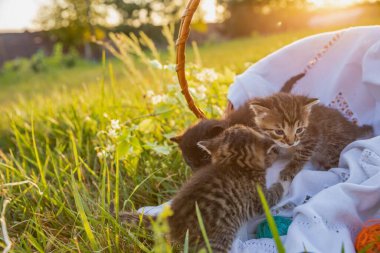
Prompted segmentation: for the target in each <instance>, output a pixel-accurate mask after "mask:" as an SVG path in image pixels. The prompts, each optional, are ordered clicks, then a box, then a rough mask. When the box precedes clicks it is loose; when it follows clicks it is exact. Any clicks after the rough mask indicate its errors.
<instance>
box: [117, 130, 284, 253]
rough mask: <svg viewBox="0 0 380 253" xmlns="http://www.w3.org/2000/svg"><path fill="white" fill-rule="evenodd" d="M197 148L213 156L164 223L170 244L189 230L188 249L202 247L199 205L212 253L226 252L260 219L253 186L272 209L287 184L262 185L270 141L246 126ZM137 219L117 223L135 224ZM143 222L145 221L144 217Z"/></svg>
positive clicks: (175, 201)
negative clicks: (251, 221) (239, 234)
mask: <svg viewBox="0 0 380 253" xmlns="http://www.w3.org/2000/svg"><path fill="white" fill-rule="evenodd" d="M198 146H199V147H200V148H202V149H204V150H205V151H206V152H207V153H209V154H210V155H211V158H212V159H211V160H212V164H211V165H209V166H208V168H207V169H202V170H199V171H197V172H196V173H195V174H194V175H193V176H192V177H191V178H190V180H189V181H188V182H187V183H186V184H185V185H184V186H183V187H182V188H181V190H180V191H179V192H178V193H177V195H176V196H175V197H174V199H173V202H172V204H171V208H172V210H173V213H174V214H173V216H170V217H169V219H168V222H169V226H170V239H171V240H173V241H175V242H179V243H183V242H184V239H185V235H186V231H189V243H190V246H191V247H197V248H198V249H200V248H203V247H205V246H206V245H205V242H204V241H203V237H202V233H201V230H200V228H199V223H198V219H197V215H196V211H195V210H196V209H195V205H196V203H197V205H198V207H199V210H200V212H201V215H202V219H203V222H204V226H205V229H206V233H207V237H208V239H209V242H210V245H211V248H212V250H213V252H228V251H229V250H230V248H231V245H232V242H233V240H234V238H235V236H236V233H237V231H238V230H239V228H240V227H241V226H242V224H243V223H244V222H246V221H247V220H249V219H251V218H253V217H254V216H256V215H259V214H263V209H262V205H261V202H260V200H259V197H258V194H257V191H256V185H260V186H261V187H262V189H263V192H264V194H265V196H266V199H267V201H268V204H269V205H270V206H273V205H275V204H276V203H277V202H278V201H279V200H280V198H281V197H282V195H283V194H284V190H285V192H286V191H287V189H288V187H289V184H288V183H287V182H282V183H275V184H273V185H272V186H271V187H270V188H269V189H268V190H267V189H266V186H265V174H266V165H265V157H266V154H267V152H270V150H271V147H272V146H273V142H271V141H269V140H268V139H267V138H262V137H261V136H260V135H259V134H257V133H256V132H255V131H254V130H252V129H251V128H249V127H245V126H241V125H237V126H234V127H231V128H228V129H227V130H225V131H223V132H222V133H221V134H220V135H219V136H217V137H216V138H213V139H210V140H205V141H200V142H199V143H198ZM136 217H137V216H136V215H133V214H131V213H127V214H122V215H121V218H122V219H123V218H124V219H125V218H126V219H128V220H129V221H131V220H132V221H133V220H134V221H138V219H137V218H136ZM145 219H146V218H145Z"/></svg>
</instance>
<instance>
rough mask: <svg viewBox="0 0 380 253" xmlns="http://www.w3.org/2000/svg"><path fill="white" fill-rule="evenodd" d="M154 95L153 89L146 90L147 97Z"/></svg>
mask: <svg viewBox="0 0 380 253" xmlns="http://www.w3.org/2000/svg"><path fill="white" fill-rule="evenodd" d="M153 96H154V91H152V90H147V91H146V97H147V98H151V97H153Z"/></svg>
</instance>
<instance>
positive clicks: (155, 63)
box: [149, 60, 163, 69]
mask: <svg viewBox="0 0 380 253" xmlns="http://www.w3.org/2000/svg"><path fill="white" fill-rule="evenodd" d="M149 63H150V65H151V66H152V67H153V68H155V69H162V68H163V67H162V64H161V62H159V61H158V60H151V61H150V62H149Z"/></svg>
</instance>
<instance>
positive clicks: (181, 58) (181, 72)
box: [176, 0, 206, 119]
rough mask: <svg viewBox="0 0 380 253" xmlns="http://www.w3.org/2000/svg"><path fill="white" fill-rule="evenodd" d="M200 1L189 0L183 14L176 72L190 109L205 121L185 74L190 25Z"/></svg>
mask: <svg viewBox="0 0 380 253" xmlns="http://www.w3.org/2000/svg"><path fill="white" fill-rule="evenodd" d="M199 3H200V0H189V2H188V3H187V6H186V9H185V11H184V12H183V14H182V17H181V23H180V26H179V32H178V38H177V41H176V71H177V77H178V81H179V84H180V86H181V92H182V94H183V95H184V97H185V99H186V102H187V105H188V107H189V109H190V110H191V111H192V112H193V113H194V115H195V116H196V117H197V118H199V119H205V118H206V115H205V114H204V112H203V111H202V110H201V109H200V108H199V107H198V106H197V105H196V104H195V102H194V99H193V97H192V96H191V93H190V91H189V85H188V82H187V79H186V74H185V63H186V53H185V49H186V42H187V40H188V38H189V35H190V24H191V20H192V19H193V15H194V13H195V11H196V10H197V8H198V6H199Z"/></svg>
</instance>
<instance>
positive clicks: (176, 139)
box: [170, 135, 183, 144]
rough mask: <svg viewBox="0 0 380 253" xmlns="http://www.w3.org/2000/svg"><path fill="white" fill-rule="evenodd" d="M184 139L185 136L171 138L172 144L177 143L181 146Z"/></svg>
mask: <svg viewBox="0 0 380 253" xmlns="http://www.w3.org/2000/svg"><path fill="white" fill-rule="evenodd" d="M182 137H183V135H178V136H174V137H172V138H170V140H171V141H172V142H175V143H178V144H179V143H180V142H181V140H182Z"/></svg>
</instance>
